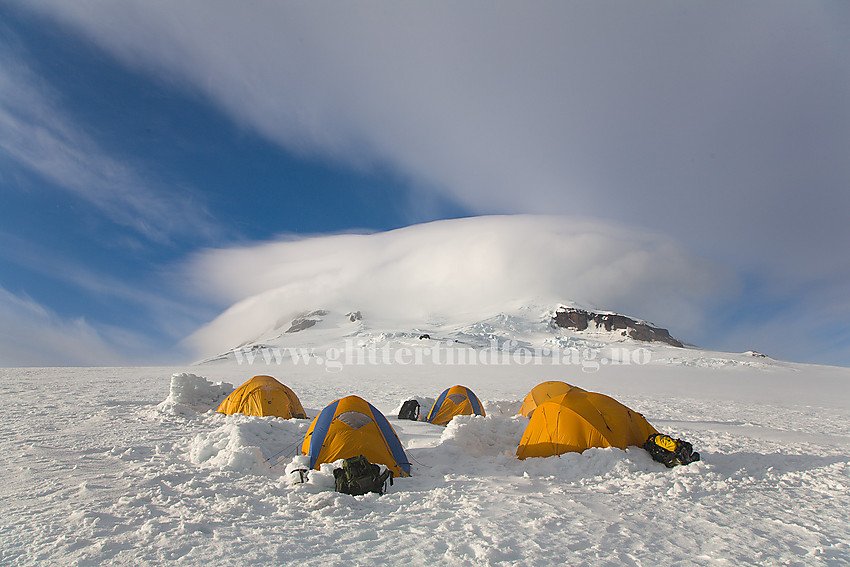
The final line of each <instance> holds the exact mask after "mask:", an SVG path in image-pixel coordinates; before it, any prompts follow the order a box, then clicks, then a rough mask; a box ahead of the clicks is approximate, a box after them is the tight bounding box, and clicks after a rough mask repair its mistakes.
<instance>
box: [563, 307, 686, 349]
mask: <svg viewBox="0 0 850 567" xmlns="http://www.w3.org/2000/svg"><path fill="white" fill-rule="evenodd" d="M591 321H593V322H594V323H596V326H597V327H598V328H604V329H605V330H606V331H622V333H621V334H622V335H623V336H628V337H630V338H632V339H635V340H638V341H646V342H655V341H657V342H662V343H666V344H668V345H672V346H675V347H683V346H684V345H683V344H682V342H681V341H679V340H677V339H675V338H673V337H671V336H670V332H669V331H668V330H667V329H662V328H660V327H653V326H652V325H649V324H647V323H644V322H642V321H637V320H635V319H632V318H631V317H626V316H625V315H617V314H613V313H594V312H592V311H585V310H583V309H574V308H572V307H561V308H559V309H558V310H557V311H555V316H554V317H553V318H552V322H553V324H554V325H555V326H556V327H561V328H563V329H575V330H577V331H584V330H585V329H587V327H588V326H589V325H590V322H591Z"/></svg>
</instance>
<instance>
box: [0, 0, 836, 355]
mask: <svg viewBox="0 0 850 567" xmlns="http://www.w3.org/2000/svg"><path fill="white" fill-rule="evenodd" d="M650 6H651V7H650V8H647V9H643V8H642V9H636V8H634V7H631V6H630V5H629V4H628V3H620V2H603V3H594V4H593V5H590V4H571V3H563V2H554V3H551V4H548V3H539V4H536V5H535V6H534V7H533V8H526V7H524V5H523V4H522V3H475V2H473V3H468V4H465V5H463V6H457V5H455V4H454V3H433V4H429V6H428V9H425V8H424V7H423V6H416V5H407V4H399V3H383V2H375V3H372V4H369V5H368V6H367V7H357V8H355V7H354V6H352V5H340V4H334V3H323V2H317V3H312V4H310V5H309V6H305V5H299V4H287V3H263V2H260V3H257V4H255V5H252V7H251V9H250V10H248V9H244V8H238V9H237V7H235V6H234V5H230V4H228V3H217V2H211V3H209V2H208V3H197V2H156V1H152V2H138V3H136V2H125V3H120V4H113V3H102V2H94V1H90V2H86V1H81V2H74V3H67V2H58V1H57V2H53V1H50V0H37V1H33V2H15V1H11V2H2V3H0V200H1V201H0V202H2V206H0V315H3V322H2V323H0V325H2V326H3V327H4V328H2V329H0V340H2V342H3V343H4V344H3V347H2V348H0V364H3V365H17V364H34V365H47V364H120V363H127V364H140V363H151V364H156V363H164V362H172V361H178V360H185V356H186V354H185V353H183V352H181V350H180V349H179V348H178V347H176V345H177V344H178V343H179V342H180V341H181V339H183V338H184V337H186V336H187V335H188V334H190V333H192V332H193V331H194V330H195V329H197V328H198V327H199V326H201V325H203V324H204V323H206V322H207V321H209V320H210V319H211V318H213V317H214V316H215V315H217V314H218V313H219V312H220V311H221V310H223V309H224V308H225V307H227V305H228V304H226V303H224V302H222V300H221V298H219V297H214V296H212V295H210V294H209V293H208V292H207V291H205V290H202V289H201V290H199V289H195V288H194V287H193V284H192V283H191V282H190V281H189V280H188V279H187V278H186V274H185V271H186V266H187V265H191V259H192V258H194V257H196V255H197V254H199V253H202V251H204V250H207V249H228V248H231V247H234V246H246V245H250V244H251V243H262V242H265V241H269V240H274V239H275V238H277V237H279V236H280V235H283V234H298V235H309V234H321V233H329V232H340V231H351V230H354V231H360V230H371V231H383V230H388V229H394V228H399V227H403V226H407V225H411V224H414V223H419V222H425V221H431V220H437V219H443V218H455V217H463V216H470V215H482V214H492V213H499V214H504V213H547V214H551V213H555V214H565V215H573V216H580V217H586V218H590V219H597V220H599V221H602V222H607V223H611V225H612V226H618V227H627V228H629V229H632V230H636V231H644V232H651V233H653V234H659V235H663V236H664V237H665V238H669V239H670V240H671V241H673V242H676V243H677V244H678V245H681V246H683V247H684V248H685V249H687V250H688V251H689V252H690V253H692V254H693V255H694V256H696V257H700V258H705V259H707V260H708V261H711V262H714V263H716V265H717V266H718V270H719V271H723V272H724V273H728V274H730V275H731V277H732V278H733V279H734V282H735V283H734V285H733V286H731V287H727V288H725V289H724V290H723V291H722V293H721V292H718V296H717V298H716V301H715V302H714V303H711V306H710V309H711V313H710V315H711V316H708V313H705V314H704V315H706V316H704V317H703V318H702V324H701V325H700V326H699V327H694V328H690V327H688V328H682V329H681V331H682V332H685V334H686V336H684V337H683V338H684V339H685V340H690V341H692V342H695V343H697V344H700V345H701V346H706V347H711V348H720V349H728V350H738V351H740V350H746V349H750V348H756V349H758V350H762V351H764V352H767V353H768V354H771V355H773V356H775V357H777V358H786V359H792V360H800V361H811V362H822V363H830V364H842V365H848V364H850V324H848V322H847V321H850V285H848V279H850V255H848V254H847V252H846V243H847V242H850V230H848V223H847V222H846V218H847V213H848V212H850V191H848V187H850V165H848V160H847V159H846V156H847V155H850V103H848V100H850V63H848V61H850V58H848V57H847V53H850V40H848V38H847V34H846V33H844V30H846V29H847V25H850V11H848V9H847V7H846V6H844V5H843V4H842V3H830V2H826V3H814V4H810V5H808V6H806V7H805V8H803V7H800V6H798V5H797V4H796V3H793V2H768V3H759V2H756V3H753V4H752V5H750V4H748V5H747V6H740V5H738V4H737V3H729V4H725V3H714V4H700V3H696V4H692V5H688V6H683V5H681V4H680V3H674V2H657V3H653V4H651V5H650ZM768 7H769V10H768V9H767V8H768ZM233 277H238V275H236V274H234V276H233ZM730 290H731V291H730ZM707 305H708V304H706V305H703V306H701V307H700V308H702V309H704V310H707V309H709V307H708V306H707ZM603 307H604V306H603ZM631 314H632V315H635V316H645V315H644V314H642V313H631ZM656 322H657V323H659V324H662V325H665V326H668V327H670V328H671V330H673V331H675V330H676V328H677V323H676V321H656ZM683 327H684V326H683Z"/></svg>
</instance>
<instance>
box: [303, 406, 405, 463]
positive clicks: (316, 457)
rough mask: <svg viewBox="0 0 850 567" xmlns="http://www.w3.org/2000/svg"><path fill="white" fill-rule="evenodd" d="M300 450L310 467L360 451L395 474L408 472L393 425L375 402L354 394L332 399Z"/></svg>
mask: <svg viewBox="0 0 850 567" xmlns="http://www.w3.org/2000/svg"><path fill="white" fill-rule="evenodd" d="M301 453H302V454H304V455H309V457H310V468H311V469H318V468H319V465H321V464H322V463H332V462H334V461H336V460H337V459H347V458H349V457H356V456H358V455H363V456H364V457H366V459H367V460H368V461H369V462H370V463H375V464H380V465H384V466H386V467H387V468H388V469H390V470H391V471H393V474H394V475H395V476H397V477H400V476H410V462H409V461H408V460H407V454H406V453H405V452H404V448H403V447H402V446H401V441H399V439H398V435H396V432H395V430H394V429H393V427H392V425H390V422H389V421H387V418H386V417H385V416H384V414H382V413H381V412H380V411H379V410H378V409H376V408H375V406H373V405H372V404H370V403H369V402H367V401H366V400H364V399H363V398H359V397H357V396H347V397H345V398H342V399H339V400H335V401H333V402H331V403H330V404H329V405H328V406H327V407H326V408H325V409H323V410H322V412H321V413H320V414H319V415H317V416H316V419H314V420H313V423H311V424H310V429H308V430H307V435H305V436H304V443H303V444H302V446H301Z"/></svg>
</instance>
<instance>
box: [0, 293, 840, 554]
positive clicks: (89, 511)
mask: <svg viewBox="0 0 850 567" xmlns="http://www.w3.org/2000/svg"><path fill="white" fill-rule="evenodd" d="M567 311H568V308H565V307H561V308H559V309H553V310H549V311H541V310H539V309H536V308H534V307H529V308H522V309H518V310H515V311H511V312H505V313H501V314H499V315H497V316H494V317H492V318H489V319H486V320H482V321H475V322H472V323H469V324H462V323H461V322H459V321H452V322H443V323H441V324H436V323H433V324H430V325H428V326H427V327H422V328H418V329H407V330H406V331H401V330H399V329H397V328H392V327H389V326H387V325H386V324H385V323H382V324H381V325H382V326H381V327H375V323H373V322H371V321H370V320H369V317H368V315H367V314H366V313H362V314H361V316H360V317H351V316H350V315H351V313H348V312H347V313H342V312H332V311H328V310H323V311H322V313H321V314H319V313H315V312H313V314H312V319H311V320H312V321H313V323H312V324H309V325H304V324H303V320H304V319H305V318H304V317H301V318H300V321H301V323H300V324H299V326H300V327H301V328H300V329H299V330H298V331H297V332H291V333H287V332H286V331H287V330H289V329H291V328H292V327H293V322H295V323H298V318H296V319H294V320H292V321H283V322H282V323H281V327H280V328H279V329H278V331H275V332H272V333H270V334H268V335H266V336H264V337H262V341H261V342H260V343H257V344H245V345H243V346H241V347H239V348H236V349H233V350H231V351H229V352H228V353H224V354H223V355H222V356H218V357H212V358H211V359H210V360H208V361H206V362H203V363H200V364H197V365H195V366H192V367H190V368H186V369H167V368H124V369H121V368H116V369H109V368H52V369H51V368H44V369H38V368H32V369H2V370H0V373H2V377H3V381H2V384H3V386H2V388H3V389H2V396H3V401H4V404H5V407H7V416H6V418H5V420H4V423H5V424H6V427H7V428H9V430H10V431H14V432H15V433H14V434H13V435H6V436H3V439H2V441H1V442H2V448H3V453H4V455H6V457H7V458H6V459H5V460H4V463H3V465H2V466H3V471H4V475H5V476H10V477H13V478H15V479H16V484H15V485H8V484H7V485H4V487H3V488H2V489H0V491H2V492H0V494H2V502H3V510H4V514H3V526H2V531H0V537H2V541H3V545H2V550H0V560H2V562H3V563H4V564H37V563H41V562H44V561H48V562H56V563H62V564H72V563H73V564H80V565H85V564H92V565H94V564H102V563H112V564H139V563H155V562H164V561H168V562H172V561H173V562H176V563H177V564H180V565H203V564H208V563H210V562H215V563H218V564H232V565H254V564H255V565H268V564H299V565H300V564H303V565H327V564H341V563H345V562H353V563H355V564H386V565H394V564H412V565H421V564H426V563H433V564H445V565H515V564H523V565H524V564H528V565H531V564H543V565H556V564H572V565H583V564H587V565H598V564H611V565H613V564H618V565H619V564H625V565H655V564H660V563H670V564H676V563H680V564H689V565H718V564H729V565H765V564H776V565H778V564H783V565H795V564H796V565H843V564H847V559H848V556H850V555H848V554H850V547H848V545H850V537H848V528H847V526H848V525H850V524H848V520H850V496H848V487H850V452H848V451H850V415H848V412H847V407H848V402H850V395H849V394H848V374H850V371H848V370H847V369H844V368H834V367H819V366H814V365H804V364H793V363H785V362H781V361H777V360H773V359H770V358H767V357H763V356H759V355H757V353H743V354H728V353H717V352H709V351H703V350H699V349H696V348H693V347H679V346H673V345H672V344H669V342H670V341H665V342H659V341H652V342H648V341H641V340H638V339H633V338H631V337H630V336H628V335H629V333H630V331H629V329H613V328H612V329H611V330H608V329H606V327H605V326H604V325H602V324H599V325H597V324H596V323H595V322H594V321H593V319H594V317H593V314H592V313H591V312H589V311H586V310H583V309H577V310H573V312H574V313H577V312H583V313H585V314H586V315H581V316H580V317H579V316H578V315H576V316H574V318H575V317H578V318H581V319H588V320H590V323H589V325H587V327H585V328H583V329H582V330H578V329H576V328H574V325H573V326H564V327H561V326H558V325H554V324H550V321H554V320H555V319H556V317H558V318H560V319H561V320H563V319H564V317H566V316H565V315H563V313H565V312H567ZM559 312H560V313H562V315H560V316H559V315H558V313H559ZM600 320H601V317H600ZM625 320H630V321H632V323H633V324H635V323H636V324H639V325H645V324H644V323H642V322H639V321H636V320H634V319H631V318H628V317H624V318H623V321H625ZM580 326H583V325H580ZM661 331H663V329H662V330H659V331H658V332H659V333H660V332H661ZM426 334H427V335H429V337H432V338H424V337H423V335H426ZM275 335H278V337H277V338H275ZM420 337H422V338H420ZM298 345H300V346H298ZM352 345H354V346H353V347H352ZM425 345H429V346H425ZM348 348H351V349H353V351H354V352H348V353H346V352H345V351H346V349H348ZM275 349H282V350H280V352H279V353H275ZM287 349H291V350H287ZM334 349H337V350H336V351H335V350H334ZM423 349H428V350H427V351H424V350H423ZM558 349H560V355H557V354H554V353H555V351H556V350H558ZM450 351H452V352H451V353H450ZM417 352H419V353H420V355H419V356H421V360H420V361H418V362H419V363H418V364H417V360H416V358H417V355H416V354H415V353H417ZM398 353H403V354H404V356H401V355H398V356H397V354H398ZM626 353H628V354H626ZM473 355H474V356H473ZM240 357H241V359H240ZM249 357H250V362H249ZM276 357H277V358H276ZM346 357H350V358H349V359H348V360H347V359H346ZM603 359H604V360H606V363H604V364H603V363H601V361H602V360H603ZM240 360H241V363H240ZM333 360H337V361H340V362H343V363H344V362H348V364H343V365H342V366H341V368H340V369H337V367H336V366H335V365H333V364H331V362H332V361H333ZM267 361H268V362H267ZM358 362H360V363H358ZM592 362H598V363H599V364H590V363H592ZM263 375H265V376H270V378H268V379H266V378H260V379H256V378H255V379H253V381H252V380H250V379H251V378H252V376H263ZM257 380H259V383H258V384H254V386H255V387H254V388H253V391H257V392H261V393H262V392H263V391H264V388H265V390H268V391H271V390H277V391H279V392H282V394H281V396H277V397H274V396H272V394H261V395H259V396H257V395H248V394H247V393H246V392H248V391H249V390H251V384H253V383H254V382H257ZM275 382H276V383H281V388H277V387H276V386H275V387H274V388H271V390H270V388H269V387H270V386H273V385H274V384H273V383H275ZM243 383H244V384H245V387H243V388H238V387H239V386H240V385H242V384H243ZM452 385H462V386H457V387H453V386H452ZM538 385H539V387H538V388H535V386H538ZM552 385H555V388H556V389H557V391H554V390H553V391H549V390H547V389H548V388H551V387H552ZM571 387H574V388H571ZM541 388H542V390H541ZM533 389H535V390H538V395H537V398H536V399H535V394H534V392H533ZM541 391H545V392H548V393H545V392H544V394H543V396H541V395H540V394H539V392H541ZM561 392H563V393H561ZM570 392H573V393H578V394H580V395H581V396H582V398H583V399H584V398H586V397H587V396H588V395H589V394H588V392H600V393H602V394H605V395H606V396H603V397H605V398H607V397H608V396H611V398H613V399H611V398H607V399H611V402H613V404H618V405H621V406H622V407H623V408H626V410H628V411H629V412H631V417H630V418H629V419H632V418H633V419H635V420H638V422H639V424H640V428H643V429H640V434H639V438H638V439H637V440H630V441H627V442H625V448H617V447H616V443H608V444H606V443H604V442H600V443H596V445H597V446H595V447H591V448H586V449H585V448H584V447H572V448H570V447H566V446H564V447H562V448H561V449H556V450H553V446H552V445H551V444H550V446H549V448H548V451H549V452H548V454H550V455H557V454H559V453H560V455H559V456H549V457H542V456H536V455H537V454H541V453H540V452H541V450H543V451H544V453H545V451H546V450H547V449H546V448H545V447H542V446H541V445H539V444H537V445H536V446H534V448H533V449H532V445H533V444H532V443H529V441H528V438H529V436H530V435H532V433H528V432H530V431H531V430H532V426H533V424H534V423H535V422H534V420H535V419H537V418H539V422H540V423H541V424H542V423H543V422H544V420H543V418H550V417H552V418H555V419H556V420H557V417H558V414H560V413H564V416H562V417H566V413H568V412H571V411H572V409H570V408H569V407H568V406H564V405H562V404H561V402H563V399H564V398H568V397H570V395H571V394H570ZM33 393H36V395H35V396H34V395H33ZM231 394H233V395H232V396H231ZM550 394H551V396H550V398H552V399H549V398H547V401H546V402H544V403H543V404H542V405H540V406H538V405H537V404H539V403H541V401H543V400H542V397H545V396H547V395H550ZM228 396H230V397H229V398H228ZM262 396H267V397H265V398H264V397H262ZM237 399H238V400H241V402H240V403H243V404H244V405H242V406H239V407H238V408H237V407H236V406H232V407H231V405H230V404H231V403H235V401H236V400H237ZM409 399H415V400H417V401H418V402H419V404H420V410H421V413H420V416H419V419H417V420H412V419H398V414H399V412H400V410H401V409H402V406H403V402H405V401H406V400H409ZM252 400H253V401H252ZM258 400H259V402H260V404H259V405H260V406H262V405H263V404H265V405H266V406H267V407H274V408H275V411H277V412H278V413H279V414H282V415H286V414H287V412H288V415H290V416H291V417H290V418H288V419H287V418H286V417H271V416H267V417H258V416H255V415H246V414H245V413H232V412H233V411H234V410H237V409H241V410H242V411H244V412H247V413H259V412H260V409H259V407H257V408H256V409H255V410H251V409H250V407H249V406H251V404H252V403H253V404H254V405H255V406H257V401H258ZM553 400H560V401H561V402H559V403H554V401H553ZM269 402H271V403H269ZM437 402H440V403H437ZM550 406H551V408H550ZM533 407H536V410H534V411H530V410H531V409H532V408H533ZM576 407H577V406H576ZM459 408H465V409H463V410H461V413H468V414H469V415H456V416H452V415H451V414H452V413H453V412H454V411H455V410H458V409H459ZM560 408H563V410H561V409H560ZM217 409H218V410H220V411H225V412H227V413H232V415H225V414H224V413H219V412H218V411H216V410H217ZM550 409H552V410H557V411H550ZM441 412H442V414H441ZM529 413H531V418H529V417H527V415H528V414H529ZM438 414H441V415H439V416H438ZM603 414H604V415H605V416H608V417H609V418H610V415H611V414H610V413H608V411H607V410H605V411H603V412H599V413H598V415H603ZM305 416H306V417H305ZM322 416H324V417H322ZM429 419H430V420H431V421H430V422H429ZM570 419H571V420H572V422H571V423H573V424H574V425H573V426H572V429H573V430H575V428H576V427H577V426H578V425H576V424H580V426H581V427H584V426H587V425H588V424H589V423H591V422H592V421H593V420H592V419H579V418H577V417H575V416H571V417H570ZM638 422H636V423H638ZM553 423H556V422H553ZM562 423H568V421H563V422H562ZM608 425H611V426H614V425H615V424H614V423H613V422H611V423H609V424H608ZM553 427H554V429H555V430H557V429H558V427H559V426H557V425H556V426H553ZM581 427H579V428H581ZM604 427H607V425H605V424H600V425H599V428H604ZM647 427H648V428H650V429H646V428H647ZM653 428H654V429H657V430H658V431H660V432H661V433H666V434H668V435H670V436H671V437H673V438H679V439H683V440H687V441H689V442H690V443H692V444H693V448H694V450H695V451H698V452H699V453H700V456H701V460H699V461H695V462H691V463H690V464H686V465H678V466H675V467H672V468H667V467H666V466H665V465H664V464H662V463H660V462H657V461H654V460H653V458H652V457H651V456H650V454H649V453H648V452H647V451H646V450H644V449H643V448H641V447H640V446H638V445H639V444H640V442H641V440H642V439H641V438H642V437H643V436H644V435H645V434H646V433H648V432H650V430H651V429H653ZM320 429H321V430H322V433H321V434H319V433H318V431H319V430H320ZM615 429H616V427H615ZM358 431H360V433H362V434H363V435H361V436H360V437H359V438H358V439H359V440H358V439H354V437H357V435H360V433H358ZM582 431H583V433H582V437H583V438H584V439H589V438H591V437H593V435H589V434H588V430H582ZM535 435H537V437H538V438H539V437H540V436H541V435H543V436H547V439H548V440H550V441H551V440H552V439H551V434H550V433H546V432H545V425H541V426H540V427H538V429H537V430H536V433H535ZM320 437H321V441H322V442H321V443H319V442H316V441H315V440H316V439H320ZM311 439H312V440H313V441H311ZM387 439H389V440H390V441H392V442H391V443H387ZM351 443H354V444H357V443H360V445H358V446H357V447H356V451H355V452H356V453H360V454H364V455H365V456H366V457H367V459H368V460H369V461H370V462H372V463H375V462H383V464H382V465H381V468H382V470H390V469H393V471H394V472H395V473H397V474H394V475H393V477H394V478H393V483H392V485H389V483H388V482H387V483H382V485H383V486H384V488H385V493H384V494H383V495H379V494H378V493H377V492H368V493H366V494H365V495H361V496H352V495H348V494H343V493H340V492H338V491H337V490H335V488H336V485H335V478H334V473H333V471H334V469H335V468H339V467H340V466H341V463H342V460H341V459H342V457H340V455H342V456H349V455H347V454H345V453H344V451H345V447H346V446H348V445H350V444H351ZM564 443H565V445H566V444H567V443H566V442H564ZM612 445H613V446H612ZM521 447H525V449H521ZM340 449H342V451H343V452H342V453H340V452H339V450H340ZM582 449H584V450H582ZM523 450H525V451H531V453H529V454H528V455H518V452H520V453H521V452H522V451H523ZM321 451H324V452H325V454H320V453H321ZM334 451H336V452H334ZM579 451H581V452H579ZM519 456H524V457H527V458H523V459H520V458H519ZM408 475H409V476H408ZM13 486H14V488H13Z"/></svg>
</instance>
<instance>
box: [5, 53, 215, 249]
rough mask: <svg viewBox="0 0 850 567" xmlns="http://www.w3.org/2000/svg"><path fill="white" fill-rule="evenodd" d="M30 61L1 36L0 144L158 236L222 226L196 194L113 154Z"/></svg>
mask: <svg viewBox="0 0 850 567" xmlns="http://www.w3.org/2000/svg"><path fill="white" fill-rule="evenodd" d="M25 61H26V55H25V53H20V52H16V50H15V48H13V47H11V46H10V45H8V44H4V43H3V42H0V152H2V153H3V154H4V155H5V157H6V159H8V160H12V161H13V162H15V163H17V164H18V165H20V166H23V167H25V168H26V169H28V170H29V171H31V172H34V173H35V174H37V175H38V176H40V177H41V178H43V179H45V180H46V181H48V182H49V183H50V185H51V186H52V187H55V188H60V189H62V190H64V191H67V192H69V193H71V194H73V195H75V196H76V197H78V198H79V199H81V200H83V201H84V202H86V203H88V204H89V205H90V206H91V207H92V208H93V209H94V210H97V211H99V212H100V213H101V214H102V215H104V216H105V217H106V218H108V219H109V220H111V221H112V222H114V223H117V224H118V225H121V226H124V227H127V228H130V229H132V230H133V231H135V232H136V233H138V234H140V235H142V236H144V237H145V238H147V239H150V240H151V241H154V242H159V243H164V242H168V241H169V240H170V239H171V238H172V236H174V235H186V234H192V233H194V234H196V235H200V236H203V237H210V236H213V235H215V234H217V233H218V232H219V229H218V228H217V227H216V225H215V223H213V222H212V219H211V217H210V215H209V214H208V212H207V211H206V210H205V209H204V208H203V206H202V204H201V203H202V200H201V199H197V195H194V194H191V195H187V194H185V192H186V191H185V189H182V192H183V194H179V193H177V192H175V191H173V190H171V189H169V188H168V187H166V185H165V183H164V182H162V181H157V180H156V178H155V176H154V175H151V173H150V171H147V170H146V169H145V168H144V166H142V165H137V164H133V163H128V162H126V161H124V160H122V159H118V158H115V157H113V156H111V155H110V154H109V151H108V150H106V149H104V148H103V147H101V146H100V145H99V144H98V143H97V141H96V140H94V139H93V138H92V137H91V136H90V135H89V134H87V133H86V131H85V128H84V127H83V126H82V125H80V124H77V123H76V122H75V121H74V119H73V117H71V116H70V115H69V114H68V113H67V112H66V111H65V110H64V109H63V108H62V104H61V101H60V98H59V96H58V94H57V93H55V92H53V91H52V88H51V86H50V85H49V84H47V83H46V82H45V81H44V80H42V79H41V78H40V77H39V76H38V75H36V74H35V73H34V72H32V71H31V70H30V69H29V68H28V67H27V66H26V63H25ZM7 190H9V189H8V188H7Z"/></svg>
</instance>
